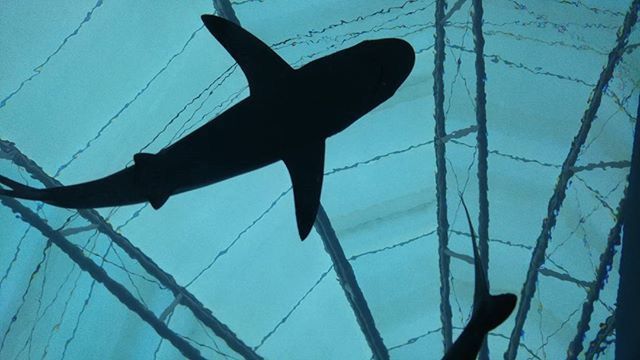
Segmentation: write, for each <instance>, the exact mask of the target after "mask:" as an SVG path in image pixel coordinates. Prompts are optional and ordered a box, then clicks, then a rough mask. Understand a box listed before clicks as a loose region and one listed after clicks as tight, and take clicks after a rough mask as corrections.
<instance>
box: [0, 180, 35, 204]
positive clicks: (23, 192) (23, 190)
mask: <svg viewBox="0 0 640 360" xmlns="http://www.w3.org/2000/svg"><path fill="white" fill-rule="evenodd" d="M0 184H2V185H4V186H6V187H8V188H9V189H11V190H6V189H2V188H0V195H2V196H9V197H13V198H18V199H25V200H42V201H44V193H43V192H42V190H40V189H36V188H33V187H31V186H27V185H23V184H20V183H19V182H16V181H13V180H11V179H9V178H8V177H5V176H2V175H0Z"/></svg>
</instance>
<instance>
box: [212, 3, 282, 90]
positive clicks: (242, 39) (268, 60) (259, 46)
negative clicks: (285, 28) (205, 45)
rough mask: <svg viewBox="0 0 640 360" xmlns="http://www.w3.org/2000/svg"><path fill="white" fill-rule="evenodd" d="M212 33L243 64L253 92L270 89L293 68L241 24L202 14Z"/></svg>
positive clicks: (242, 66)
mask: <svg viewBox="0 0 640 360" xmlns="http://www.w3.org/2000/svg"><path fill="white" fill-rule="evenodd" d="M201 18H202V22H204V25H205V26H206V27H207V29H208V30H209V32H210V33H211V34H212V35H213V36H215V38H216V39H218V41H219V42H220V44H222V46H224V48H225V49H226V50H227V51H228V52H229V54H230V55H231V56H232V57H233V59H234V60H235V61H236V62H237V63H238V65H240V68H241V69H242V71H243V72H244V74H245V75H246V77H247V80H248V82H249V89H250V90H251V93H252V94H254V93H256V92H260V91H261V90H260V89H264V88H269V85H270V84H273V83H277V80H278V79H280V78H282V76H283V75H284V74H286V73H288V72H290V71H292V68H291V67H290V66H289V65H288V64H287V63H286V62H285V61H284V60H283V59H282V58H281V57H280V56H278V54H276V53H275V51H273V50H272V49H271V48H270V47H269V46H268V45H267V44H265V43H264V42H262V41H261V40H260V39H258V38H257V37H255V36H253V35H252V34H251V33H249V32H248V31H246V30H244V29H243V28H241V27H240V26H238V25H237V24H235V23H233V22H231V21H228V20H226V19H223V18H221V17H219V16H215V15H202V17H201Z"/></svg>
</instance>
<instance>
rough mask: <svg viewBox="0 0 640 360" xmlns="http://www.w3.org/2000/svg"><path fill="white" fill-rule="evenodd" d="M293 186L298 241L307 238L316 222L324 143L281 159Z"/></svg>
mask: <svg viewBox="0 0 640 360" xmlns="http://www.w3.org/2000/svg"><path fill="white" fill-rule="evenodd" d="M282 160H283V161H284V163H285V165H286V166H287V169H288V170H289V175H290V176H291V182H292V184H293V199H294V202H295V206H296V220H297V223H298V233H299V234H300V239H301V240H304V239H306V238H307V236H308V235H309V233H310V232H311V228H313V224H314V223H315V221H316V215H317V214H318V208H319V207H320V193H321V191H322V178H323V176H324V174H323V172H324V141H321V142H319V143H315V144H309V145H307V146H304V147H301V148H298V149H296V150H295V151H293V152H291V153H289V154H287V155H285V156H284V157H283V159H282Z"/></svg>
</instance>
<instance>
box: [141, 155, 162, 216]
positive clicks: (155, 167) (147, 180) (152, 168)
mask: <svg viewBox="0 0 640 360" xmlns="http://www.w3.org/2000/svg"><path fill="white" fill-rule="evenodd" d="M133 161H134V162H135V164H136V167H135V173H134V179H135V182H136V184H137V186H138V188H139V189H140V192H141V193H142V195H143V196H144V197H145V198H146V199H147V200H148V201H149V203H150V204H151V206H152V207H153V208H154V209H155V210H158V209H160V208H161V207H162V205H164V203H165V202H167V199H169V196H171V190H169V189H167V188H166V187H165V186H162V185H161V184H162V182H161V181H159V179H161V178H162V177H163V174H162V173H161V171H162V170H161V164H159V163H158V161H157V160H156V155H152V154H147V153H139V154H135V155H134V156H133Z"/></svg>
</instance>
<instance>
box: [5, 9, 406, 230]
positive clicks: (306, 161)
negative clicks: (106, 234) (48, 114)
mask: <svg viewBox="0 0 640 360" xmlns="http://www.w3.org/2000/svg"><path fill="white" fill-rule="evenodd" d="M202 21H203V22H204V24H205V26H206V27H207V29H209V31H210V32H211V34H213V36H215V37H216V39H218V41H219V42H220V43H221V44H222V45H223V46H224V47H225V49H226V50H227V51H228V52H229V53H230V54H231V56H233V58H234V59H235V60H236V61H237V63H238V65H240V68H241V69H242V71H243V72H244V73H245V75H246V77H247V80H248V82H249V89H250V93H251V94H250V96H249V97H248V98H246V99H244V100H242V101H240V102H239V103H238V104H236V105H235V106H233V107H232V108H230V109H229V110H227V111H226V112H224V113H223V114H221V115H220V116H218V117H216V118H215V119H213V120H212V121H210V122H208V123H207V124H205V125H203V126H202V127H201V128H199V129H197V130H196V131H194V132H193V133H191V134H189V135H187V136H185V137H184V138H182V139H180V140H179V141H178V142H176V143H175V144H173V145H171V146H169V147H167V148H165V149H163V150H162V151H160V152H158V153H157V154H145V153H140V154H136V155H135V156H134V162H135V164H134V165H133V166H131V167H128V168H125V169H123V170H121V171H118V172H116V173H114V174H112V175H109V176H107V177H104V178H102V179H98V180H95V181H90V182H86V183H81V184H77V185H70V186H61V187H56V188H49V189H35V188H32V187H28V186H25V185H22V184H19V183H16V182H15V181H12V180H10V179H8V178H6V177H3V176H0V183H1V184H3V185H5V186H7V187H9V188H11V190H6V189H0V195H5V196H12V197H17V198H22V199H30V200H39V201H43V202H45V203H47V204H51V205H55V206H60V207H65V208H75V209H82V208H98V207H108V206H120V205H128V204H135V203H141V202H145V201H149V202H150V203H151V205H152V206H153V208H154V209H158V208H160V207H161V206H162V205H163V204H164V203H165V202H166V201H167V199H168V198H169V197H170V196H171V195H175V194H179V193H181V192H185V191H189V190H192V189H196V188H199V187H203V186H206V185H210V184H213V183H216V182H218V181H222V180H225V179H228V178H231V177H233V176H236V175H240V174H243V173H246V172H249V171H252V170H255V169H258V168H261V167H263V166H266V165H269V164H272V163H274V162H276V161H279V160H283V161H284V163H285V165H286V166H287V169H288V170H289V173H290V175H291V180H292V182H293V194H294V201H295V208H296V216H297V224H298V232H299V234H300V238H301V239H303V240H304V239H305V238H306V237H307V235H308V234H309V232H310V231H311V228H312V226H313V223H314V221H315V218H316V213H317V210H318V206H319V202H320V191H321V188H322V177H323V169H324V146H325V145H324V143H325V139H326V138H327V137H329V136H332V135H334V134H336V133H338V132H340V131H342V130H344V129H345V128H346V127H348V126H349V125H351V123H353V122H354V121H356V120H357V119H359V118H360V117H362V116H363V115H365V114H366V113H368V112H369V111H371V110H372V109H374V108H375V107H376V106H378V105H380V104H381V103H383V102H384V101H386V100H387V99H389V98H390V97H391V96H392V95H393V94H394V93H395V91H396V90H397V89H398V87H399V86H400V85H401V84H402V83H403V82H404V80H405V79H406V78H407V76H408V75H409V73H410V72H411V69H412V68H413V64H414V61H415V53H414V51H413V48H412V47H411V45H409V43H407V42H406V41H404V40H401V39H381V40H369V41H363V42H361V43H360V44H358V45H355V46H353V47H350V48H348V49H345V50H342V51H338V52H336V53H334V54H331V55H328V56H325V57H323V58H320V59H317V60H314V61H312V62H310V63H308V64H306V65H304V66H303V67H301V68H300V69H297V70H294V69H293V68H291V67H290V66H289V65H288V64H287V63H286V62H285V61H284V60H283V59H282V58H280V57H279V56H278V55H277V54H276V53H275V52H274V51H273V50H271V49H270V48H269V46H267V45H266V44H265V43H263V42H262V41H260V40H259V39H257V38H256V37H254V36H253V35H252V34H250V33H249V32H247V31H245V30H243V29H242V28H240V27H239V26H237V25H235V24H234V23H232V22H229V21H227V20H225V19H223V18H220V17H217V16H214V15H203V16H202Z"/></svg>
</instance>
